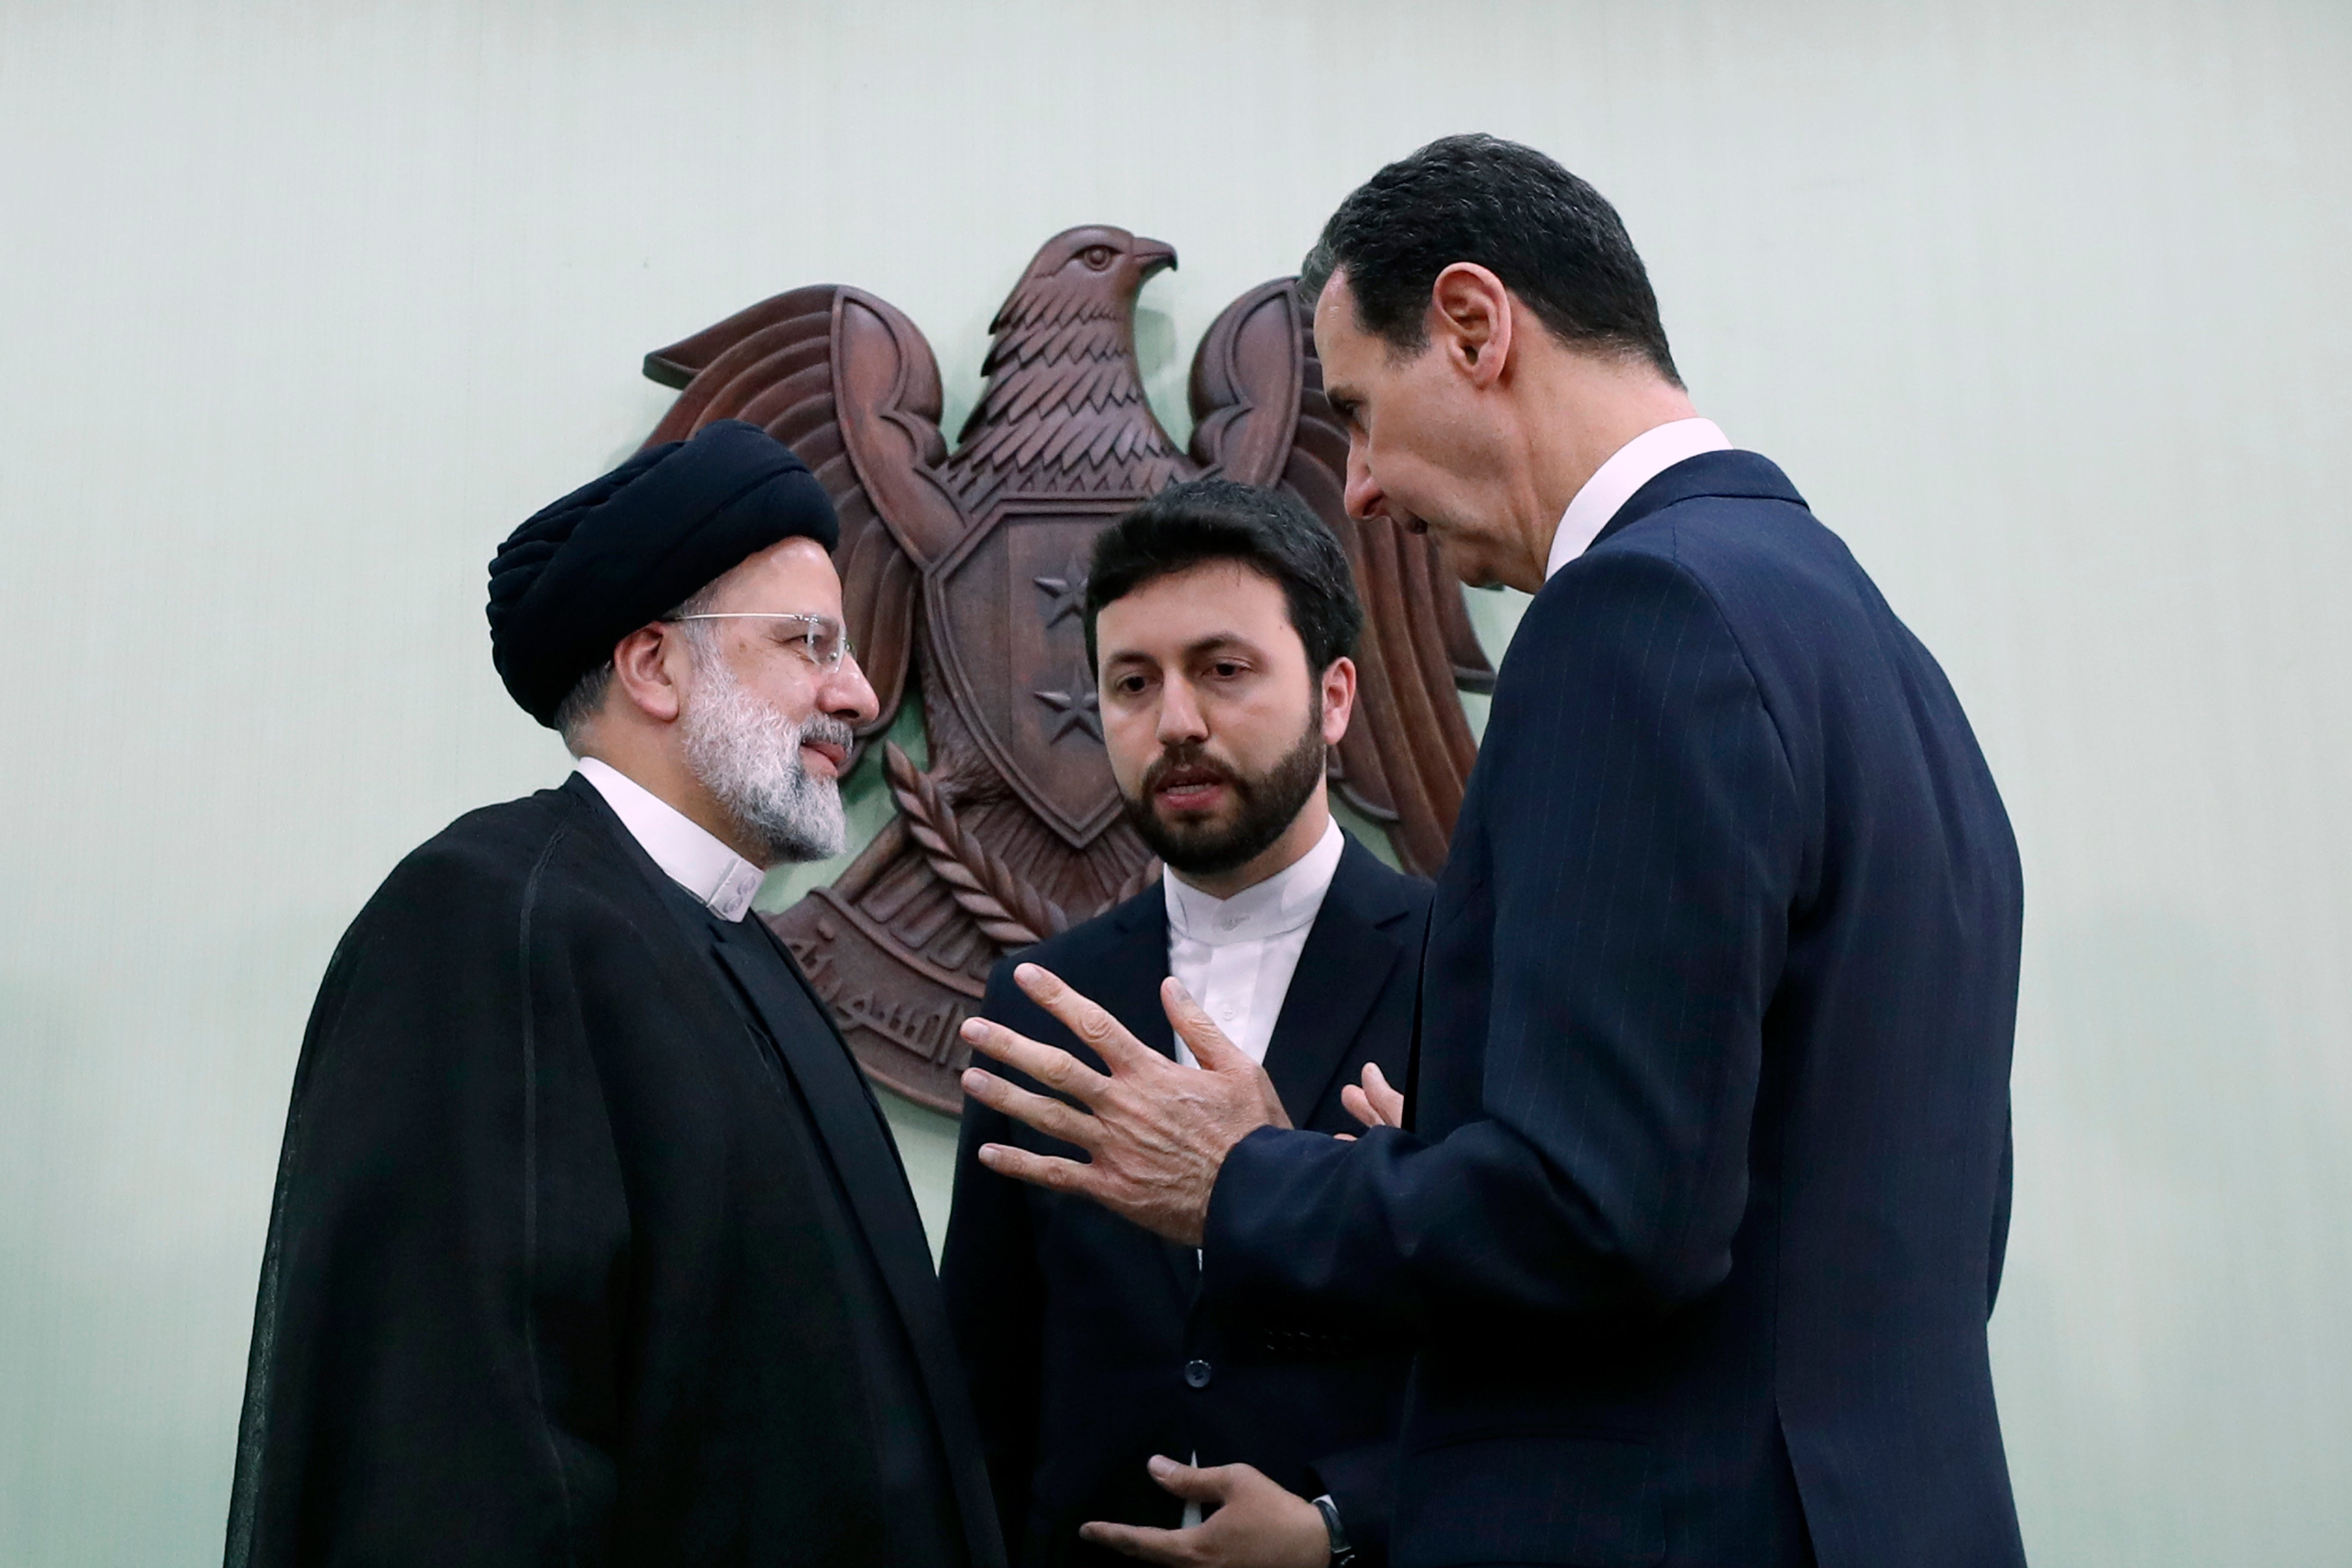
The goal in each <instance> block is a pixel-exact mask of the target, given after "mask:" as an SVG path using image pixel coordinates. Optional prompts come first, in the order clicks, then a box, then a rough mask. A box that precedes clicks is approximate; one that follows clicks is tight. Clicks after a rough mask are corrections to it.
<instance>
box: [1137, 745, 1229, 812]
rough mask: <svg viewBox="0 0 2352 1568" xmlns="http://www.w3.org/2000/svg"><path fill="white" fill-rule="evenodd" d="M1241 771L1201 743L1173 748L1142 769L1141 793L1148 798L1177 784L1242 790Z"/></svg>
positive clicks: (1163, 752)
mask: <svg viewBox="0 0 2352 1568" xmlns="http://www.w3.org/2000/svg"><path fill="white" fill-rule="evenodd" d="M1242 782H1243V781H1242V776H1241V772H1240V770H1239V769H1237V768H1235V767H1234V766H1233V765H1232V764H1231V763H1223V762H1220V761H1219V760H1218V759H1216V758H1215V757H1213V756H1211V755H1209V753H1208V752H1206V751H1205V750H1203V749H1202V746H1201V745H1200V744H1199V742H1192V743H1189V744H1186V745H1182V746H1176V747H1171V748H1170V749H1168V750H1165V751H1162V752H1160V755H1159V756H1157V757H1155V758H1153V759H1152V763H1151V765H1150V767H1148V768H1146V769H1144V770H1143V778H1142V780H1141V793H1142V794H1143V795H1144V796H1145V797H1146V798H1149V797H1150V795H1154V794H1155V793H1157V792H1158V791H1160V790H1162V789H1166V788H1168V787H1170V786H1171V785H1175V784H1232V785H1234V787H1235V788H1236V789H1238V788H1240V787H1241V784H1242Z"/></svg>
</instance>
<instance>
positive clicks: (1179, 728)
mask: <svg viewBox="0 0 2352 1568" xmlns="http://www.w3.org/2000/svg"><path fill="white" fill-rule="evenodd" d="M1156 733H1157V735H1158V738H1159V741H1160V744H1161V745H1162V746H1176V745H1183V744H1185V743H1187V742H1195V741H1205V740H1207V739H1208V738H1209V725H1208V721H1206V720H1204V719H1202V717H1201V703H1200V700H1199V699H1198V698H1197V697H1195V696H1194V695H1193V693H1192V682H1191V681H1189V680H1185V679H1171V680H1168V681H1167V682H1165V683H1164V684H1163V685H1162V686H1161V687H1160V725H1159V728H1158V730H1157V731H1156Z"/></svg>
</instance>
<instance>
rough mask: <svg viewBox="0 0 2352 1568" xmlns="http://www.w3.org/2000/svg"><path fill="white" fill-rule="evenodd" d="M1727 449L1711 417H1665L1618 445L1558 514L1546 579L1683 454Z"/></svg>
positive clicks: (1589, 543) (1583, 549) (1588, 545)
mask: <svg viewBox="0 0 2352 1568" xmlns="http://www.w3.org/2000/svg"><path fill="white" fill-rule="evenodd" d="M1730 449H1731V443H1730V442H1729V441H1728V440H1727V439H1726V438H1725V437H1724V434H1723V432H1722V430H1720V429H1719V428H1717V426H1716V423H1715V421H1714V420H1712V419H1670V420H1668V421H1667V422H1666V423H1665V424H1664V425H1654V426H1651V427H1650V428H1649V429H1647V430H1644V431H1643V432H1642V433H1641V434H1640V435H1639V436H1636V437H1633V439H1632V440H1630V441H1628V442H1626V443H1625V444H1624V445H1623V446H1622V447H1618V448H1617V450H1616V452H1615V453H1614V454H1613V455H1612V456H1611V458H1610V459H1609V460H1608V461H1607V462H1605V463H1603V464H1601V466H1600V467H1599V468H1595V469H1593V470H1592V477H1591V479H1587V480H1585V481H1584V488H1583V489H1580V490H1578V491H1577V492H1576V499H1575V500H1571V501H1570V502H1569V503H1568V510H1566V511H1565V512H1562V513H1561V514H1560V519H1559V528H1558V529H1556V530H1554V531H1553V532H1552V536H1551V559H1550V560H1549V561H1547V562H1545V563H1544V577H1545V578H1546V580H1549V578H1550V576H1551V574H1553V573H1555V572H1557V571H1559V569H1560V568H1561V567H1563V566H1565V565H1567V564H1568V563H1570V562H1571V561H1573V560H1575V559H1576V558H1577V557H1578V556H1580V555H1581V554H1583V553H1584V552H1586V551H1587V550H1589V549H1591V546H1592V542H1593V541H1594V540H1596V539H1598V538H1600V537H1601V530H1602V529H1604V528H1606V527H1608V526H1609V520H1610V519H1611V518H1612V517H1615V516H1616V515H1617V512H1618V510H1619V509H1620V508H1622V506H1623V505H1624V504H1625V503H1626V502H1627V501H1629V500H1633V492H1634V491H1635V490H1638V489H1641V488H1642V487H1643V485H1646V484H1648V483H1649V482H1650V481H1651V480H1652V479H1656V478H1657V477H1658V476H1659V475H1660V474H1663V473H1664V472H1665V471H1666V470H1667V469H1668V468H1673V467H1674V466H1675V464H1676V463H1679V462H1681V461H1682V460H1683V459H1684V458H1696V457H1697V456H1698V455H1699V454H1700V453H1701V452H1727V451H1729V450H1730Z"/></svg>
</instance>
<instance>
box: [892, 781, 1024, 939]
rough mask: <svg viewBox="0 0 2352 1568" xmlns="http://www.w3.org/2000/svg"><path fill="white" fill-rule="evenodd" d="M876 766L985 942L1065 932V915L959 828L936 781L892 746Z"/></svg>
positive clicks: (909, 827) (932, 862)
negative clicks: (887, 781) (985, 939)
mask: <svg viewBox="0 0 2352 1568" xmlns="http://www.w3.org/2000/svg"><path fill="white" fill-rule="evenodd" d="M882 770H883V773H884V774H885V775H886V776H887V778H888V779H889V781H890V794H891V795H892V797H893V798H895V799H896V800H897V801H898V810H899V811H900V812H901V813H902V814H903V815H904V816H906V819H907V830H908V832H909V833H912V834H913V835H914V836H915V842H916V843H917V844H919V845H920V846H921V847H922V850H923V858H924V859H925V860H926V861H927V862H928V863H929V866H930V868H931V871H932V873H933V875H935V876H937V877H938V878H939V879H940V881H942V882H945V883H946V884H947V885H948V890H949V891H950V893H952V894H953V895H954V896H955V901H956V905H957V907H958V908H960V909H961V910H963V912H964V913H966V914H968V915H970V916H971V918H972V919H973V920H974V921H978V922H979V924H980V929H981V931H982V933H984V934H985V935H986V936H987V938H988V939H989V941H991V942H994V943H996V945H997V946H999V947H1002V948H1004V949H1007V950H1008V951H1009V950H1011V949H1013V948H1016V947H1028V946H1030V945H1032V944H1033V943H1035V942H1043V941H1045V938H1047V937H1049V936H1057V935H1059V934H1060V933H1061V932H1063V931H1067V930H1069V928H1070V917H1069V916H1068V915H1066V914H1065V913H1064V912H1063V911H1062V907H1061V906H1060V905H1059V904H1056V903H1055V902H1054V900H1051V899H1049V898H1047V897H1045V894H1043V893H1041V892H1039V891H1038V890H1037V889H1034V888H1033V887H1031V886H1030V885H1029V883H1028V882H1027V881H1026V880H1025V879H1023V878H1022V876H1021V875H1020V874H1019V873H1018V872H1016V871H1014V870H1013V868H1011V867H1010V866H1007V865H1006V864H1005V863H1004V862H1003V861H1002V860H1000V859H998V858H996V856H995V855H994V854H993V853H992V852H991V851H990V849H989V847H988V846H987V845H985V844H982V842H981V841H980V840H979V839H977V838H974V837H972V836H971V834H969V833H967V832H965V831H964V829H963V825H962V824H961V823H959V822H958V821H956V815H955V808H954V807H953V806H951V805H949V804H948V800H947V795H946V793H945V792H944V791H942V790H941V789H940V784H939V781H938V780H937V779H934V778H933V777H931V775H930V774H929V773H925V772H923V770H922V769H920V768H919V767H917V766H916V765H915V764H914V763H913V762H912V760H910V759H909V758H908V755H907V753H906V752H902V751H900V750H899V749H898V747H897V746H896V745H895V744H889V743H886V744H885V745H884V746H883V749H882Z"/></svg>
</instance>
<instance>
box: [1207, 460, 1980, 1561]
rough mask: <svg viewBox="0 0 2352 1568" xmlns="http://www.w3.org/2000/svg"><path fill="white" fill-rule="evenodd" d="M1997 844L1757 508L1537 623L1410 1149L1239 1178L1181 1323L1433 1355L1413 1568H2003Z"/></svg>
mask: <svg viewBox="0 0 2352 1568" xmlns="http://www.w3.org/2000/svg"><path fill="white" fill-rule="evenodd" d="M2020 920H2021V878H2020V872H2019V867H2018V860H2017V851H2016V845H2015V841H2014V839H2013V838H2012V837H2011V832H2010V827H2009V822H2008V818H2007V816H2006V815H2005V813H2004V812H2003V810H2002V808H2001V804H2000V795H1999V794H1998V793H1997V792H1996V791H1995V789H1994V787H1993V782H1992V779H1991V776H1990V773H1988V771H1987V769H1986V766H1985V763H1984V759H1983V756H1982V755H1981V753H1980V752H1979V750H1978V748H1977V744H1976V741H1975V738H1974V736H1973V735H1972V734H1971V732H1970V731H1969V724H1968V721H1967V719H1966V717H1965V716H1964V715H1963V714H1962V713H1961V711H1960V707H1959V703H1958V700H1956V699H1955V697H1954V696H1953V693H1952V690H1951V688H1950V686H1949V685H1948V683H1947V681H1946V680H1945V679H1944V676H1943V673H1942V671H1941V670H1939V669H1938V668H1937V665H1936V662H1935V660H1934V659H1933V658H1930V657H1929V655H1928V653H1927V649H1926V648H1924V647H1921V646H1920V644H1919V642H1918V640H1917V639H1916V638H1915V637H1913V636H1912V635H1911V633H1910V632H1909V631H1908V630H1907V629H1906V627H1905V626H1903V624H1902V623H1901V622H1900V621H1898V620H1897V619H1896V618H1895V615H1894V613H1893V611H1891V610H1890V609H1889V608H1888V607H1887V605H1886V603H1885V600H1884V599H1883V598H1881V597H1880V595H1879V594H1878V591H1877V590H1876V588H1875V587H1874V586H1873V584H1871V582H1870V579H1869V578H1868V577H1867V576H1865V575H1864V573H1863V571H1862V569H1861V567H1860V566H1859V565H1858V564H1856V563H1855V562H1854V560H1853V556H1852V555H1850V554H1849V553H1848V552H1847V551H1846V549H1845V547H1844V546H1843V544H1842V543H1841V542H1839V541H1838V539H1837V538H1836V536H1834V535H1833V534H1832V533H1831V532H1830V531H1828V530H1826V529H1824V528H1823V527H1822V525H1821V524H1820V523H1819V522H1817V521H1815V520H1814V519H1813V517H1812V515H1811V512H1810V511H1809V510H1807V509H1806V507H1805V504H1804V501H1803V500H1802V498H1801V497H1800V496H1799V495H1798V494H1797V492H1796V490H1795V489H1792V488H1791V487H1790V484H1789V481H1788V479H1786V478H1785V477H1784V476H1783V475H1782V474H1781V473H1780V470H1779V469H1778V468H1775V467H1774V466H1773V465H1772V464H1770V463H1769V462H1768V461H1766V460H1765V459H1763V458H1759V457H1757V456H1755V455H1754V454H1752V453H1745V452H1719V453H1710V454H1707V455H1706V456H1703V457H1699V458H1692V459H1689V460H1688V461H1685V462H1683V463H1680V464H1677V465H1675V467H1673V468H1669V469H1667V470H1666V471H1665V472H1664V473H1663V474H1660V475H1659V476H1658V477H1657V478H1656V479H1653V480H1652V481H1651V482H1650V483H1649V484H1648V485H1647V486H1645V487H1643V489H1641V490H1640V491H1638V492H1637V493H1636V494H1635V495H1634V496H1633V499H1632V500H1629V501H1628V502H1627V503H1626V504H1625V506H1624V507H1623V508H1622V510H1620V512H1619V513H1618V515H1617V517H1616V519H1615V520H1614V521H1612V523H1611V525H1610V527H1609V528H1608V529H1607V530H1606V531H1603V533H1602V534H1601V538H1600V539H1599V540H1598V541H1596V542H1595V543H1594V545H1593V547H1592V548H1591V550H1590V551H1588V552H1586V553H1585V554H1584V555H1583V556H1582V557H1580V559H1578V560H1577V561H1575V562H1573V563H1570V564H1569V565H1568V566H1566V567H1564V568H1563V569H1562V570H1561V571H1559V573H1558V574H1555V575H1554V576H1553V577H1552V579H1551V580H1550V581H1549V583H1547V584H1545V586H1544V588H1543V590H1542V592H1540V593H1539V594H1538V595H1536V597H1535V600H1534V602H1533V603H1532V604H1531V605H1529V607H1528V614H1527V616H1526V619H1525V620H1524V621H1523V622H1522V623H1521V626H1520V628H1519V631H1518V633H1517V637H1516V638H1515V640H1514V641H1513V643H1512V646H1511V648H1510V653H1509V657H1508V658H1507V659H1506V660H1505V661H1504V664H1503V667H1502V669H1501V671H1500V674H1499V676H1498V679H1497V680H1496V689H1495V701H1494V708H1493V710H1492V714H1491V717H1490V720H1489V722H1488V727H1487V731H1486V741H1485V744H1484V749H1483V751H1482V752H1481V754H1480V756H1479V759H1478V764H1477V769H1476V772H1475V773H1474V775H1473V776H1472V779H1471V783H1470V786H1469V791H1468V795H1467V797H1466V798H1465V802H1464V804H1463V809H1462V816H1461V818H1460V822H1459V824H1458V826H1457V827H1456V828H1455V832H1454V843H1453V847H1452V852H1451V855H1450V857H1449V858H1448V860H1447V862H1446V866H1445V869H1444V875H1443V876H1442V877H1441V879H1439V883H1438V888H1437V893H1436V897H1435V900H1434V902H1433V905H1432V910H1431V916H1430V937H1429V944H1428V949H1427V953H1426V958H1425V962H1424V965H1423V994H1422V1010H1421V1023H1420V1030H1419V1037H1418V1044H1417V1051H1416V1058H1415V1074H1416V1081H1415V1083H1414V1086H1413V1091H1412V1131H1411V1132H1410V1133H1396V1132H1382V1133H1377V1134H1374V1135H1372V1136H1370V1137H1367V1138H1366V1139H1364V1140H1363V1141H1362V1142H1360V1143H1356V1144H1352V1145H1350V1144H1335V1143H1333V1142H1330V1141H1328V1140H1318V1139H1315V1138H1312V1137H1310V1136H1307V1135H1304V1134H1299V1133H1291V1132H1276V1131H1271V1130H1265V1131H1259V1132H1257V1133H1255V1134H1253V1135H1252V1136H1251V1137H1250V1138H1249V1139H1248V1140H1246V1141H1244V1142H1243V1143H1242V1144H1241V1145H1240V1146H1239V1147H1238V1148H1236V1149H1235V1150H1234V1152H1233V1154H1232V1155H1231V1157H1230V1158H1229V1159H1228V1160H1227V1162H1226V1164H1225V1167H1224V1170H1223V1173H1222V1174H1221V1175H1220V1178H1219V1180H1218V1183H1217V1187H1216V1191H1215V1194H1214V1195H1213V1200H1212V1203H1211V1207H1210V1212H1209V1221H1208V1233H1207V1241H1206V1252H1205V1267H1204V1275H1203V1289H1204V1291H1205V1292H1206V1293H1207V1294H1208V1296H1209V1297H1210V1298H1211V1299H1212V1300H1216V1301H1220V1302H1223V1303H1226V1304H1228V1305H1231V1306H1236V1307H1248V1306H1253V1305H1262V1304H1264V1303H1265V1302H1267V1301H1269V1300H1280V1301H1282V1302H1284V1303H1285V1304H1286V1306H1287V1307H1289V1308H1290V1309H1291V1310H1299V1309H1300V1308H1301V1307H1308V1308H1314V1307H1321V1308H1327V1309H1329V1310H1347V1311H1348V1312H1349V1314H1350V1315H1351V1316H1352V1317H1353V1318H1355V1319H1356V1320H1358V1321H1362V1320H1363V1319H1364V1318H1366V1317H1367V1316H1381V1317H1385V1318H1387V1319H1388V1320H1390V1321H1393V1322H1395V1323H1396V1324H1397V1325H1399V1326H1400V1327H1401V1328H1402V1329H1404V1330H1405V1331H1408V1332H1410V1333H1411V1334H1412V1335H1413V1336H1415V1338H1416V1340H1417V1342H1418V1347H1419V1349H1418V1359H1417V1361H1416V1363H1415V1367H1414V1373H1413V1380H1412V1387H1411V1391H1410V1394H1409V1395H1408V1404H1407V1411H1406V1417H1405V1429H1404V1436H1403V1445H1404V1447H1403V1454H1402V1463H1401V1466H1400V1471H1399V1474H1400V1483H1399V1489H1398V1495H1397V1499H1396V1514H1395V1519H1394V1522H1393V1525H1392V1535H1391V1551H1392V1553H1393V1556H1394V1560H1395V1561H1396V1562H1397V1563H1399V1564H1401V1565H1411V1564H1421V1563H1583V1564H1602V1565H1614V1564H1636V1563H1640V1564H1649V1563H1674V1564H1685V1563H1689V1564H1696V1563H1741V1564H1748V1565H1761V1564H1777V1563H1805V1562H1810V1561H1814V1560H1816V1559H1817V1560H1818V1561H1819V1562H1821V1563H1829V1564H1835V1565H1837V1568H1859V1565H1863V1564H1869V1565H1873V1568H1879V1565H1885V1564H1896V1563H1900V1564H1906V1565H1913V1564H1952V1565H1955V1568H1957V1565H1958V1564H1964V1563H1965V1564H1969V1565H1970V1568H1981V1565H1984V1564H2000V1563H2018V1562H2021V1559H2022V1552H2021V1546H2020V1544H2019V1540H2018V1534H2017V1525H2016V1516H2015V1510H2014V1507H2013V1505H2012V1503H2011V1496H2010V1488H2009V1478H2008V1469H2007V1465H2006V1462H2005V1460H2004V1459H2003V1457H2002V1453H2001V1445H2000V1427H1999V1424H1998V1421H1997V1419H1996V1416H1995V1414H1994V1408H1993V1394H1992V1380H1991V1373H1990V1367H1989V1364H1988V1360H1987V1354H1986V1345H1985V1322H1986V1319H1987V1317H1988V1315H1989V1314H1990V1310H1991V1306H1992V1300H1993V1295H1994V1291H1995V1289H1997V1287H1998V1284H1999V1279H2000V1256H2001V1250H2002V1246H2003V1243H2004V1241H2005V1239H2006V1233H2007V1228H2008V1208H2009V1202H2008V1199H2009V1180H2010V1165H2009V1142H2008V1106H2009V1087H2008V1086H2009V1062H2010V1048H2011V1035H2012V1030H2013V1026H2014V1023H2015V1016H2016V1000H2017V961H2018V941H2019V926H2020Z"/></svg>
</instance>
